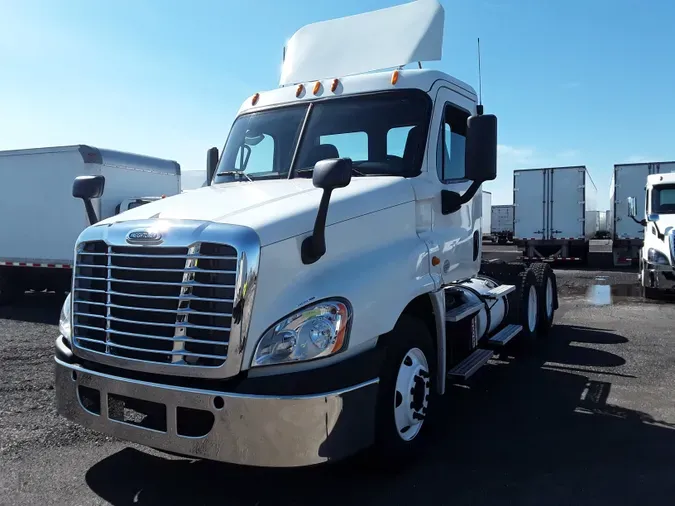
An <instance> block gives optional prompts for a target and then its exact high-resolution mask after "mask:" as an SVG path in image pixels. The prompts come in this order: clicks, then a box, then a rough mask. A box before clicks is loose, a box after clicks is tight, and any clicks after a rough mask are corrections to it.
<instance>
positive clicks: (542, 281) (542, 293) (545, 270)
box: [530, 262, 558, 336]
mask: <svg viewBox="0 0 675 506" xmlns="http://www.w3.org/2000/svg"><path fill="white" fill-rule="evenodd" d="M530 269H531V270H532V272H534V276H535V279H536V282H537V290H538V291H539V334H540V335H541V336H545V335H548V333H549V331H550V330H551V327H552V326H553V319H554V318H555V311H556V309H558V284H557V280H556V276H555V273H554V272H553V269H552V268H551V266H550V265H549V264H546V263H543V262H537V263H533V264H532V265H531V266H530ZM549 278H550V279H551V281H552V283H553V314H551V318H548V316H547V315H546V282H547V280H548V279H549Z"/></svg>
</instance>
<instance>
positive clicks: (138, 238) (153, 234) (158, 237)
mask: <svg viewBox="0 0 675 506" xmlns="http://www.w3.org/2000/svg"><path fill="white" fill-rule="evenodd" d="M127 242H128V243H130V244H159V243H161V242H162V234H160V233H159V232H157V231H156V230H148V229H140V230H132V231H131V232H129V233H128V234H127Z"/></svg>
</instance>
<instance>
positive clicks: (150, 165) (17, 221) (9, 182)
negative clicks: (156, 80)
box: [0, 146, 180, 264]
mask: <svg viewBox="0 0 675 506" xmlns="http://www.w3.org/2000/svg"><path fill="white" fill-rule="evenodd" d="M84 175H103V176H105V178H106V181H105V191H104V194H103V197H102V198H100V199H95V200H94V201H93V203H94V208H95V210H96V212H97V214H99V216H104V217H106V216H112V215H113V214H115V212H116V207H117V206H118V205H119V204H120V203H121V202H122V201H124V200H126V199H131V198H140V197H146V196H150V197H153V196H161V195H167V196H168V195H175V194H176V193H179V192H180V166H179V165H178V163H176V162H173V161H169V160H162V159H158V158H150V157H146V156H141V155H133V154H128V153H122V152H117V151H110V150H99V149H96V148H90V147H88V146H65V147H55V148H40V149H26V150H15V151H3V152H0V181H2V184H0V230H2V241H0V261H3V262H26V263H35V264H72V261H73V247H74V245H75V241H76V239H77V237H78V235H79V234H80V233H81V232H82V230H84V229H85V228H86V227H87V226H88V225H89V223H88V221H87V215H86V212H85V210H84V206H83V204H82V201H81V200H79V199H75V198H73V197H72V187H73V181H74V179H75V178H76V177H77V176H84Z"/></svg>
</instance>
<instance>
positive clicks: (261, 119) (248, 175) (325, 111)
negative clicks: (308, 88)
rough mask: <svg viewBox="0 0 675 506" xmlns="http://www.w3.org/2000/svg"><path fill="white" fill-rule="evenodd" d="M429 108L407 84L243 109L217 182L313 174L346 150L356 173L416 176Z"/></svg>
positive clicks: (421, 95) (340, 156) (229, 142)
mask: <svg viewBox="0 0 675 506" xmlns="http://www.w3.org/2000/svg"><path fill="white" fill-rule="evenodd" d="M430 110H431V101H430V100H429V97H428V96H427V94H426V93H424V92H422V91H419V90H404V91H402V92H399V91H396V92H386V93H379V94H373V95H363V96H358V97H346V98H337V99H329V100H323V101H317V102H314V103H309V104H302V105H294V106H287V107H279V108H275V109H270V110H267V111H262V112H256V113H251V114H245V115H242V116H240V117H239V118H237V120H236V121H235V122H234V125H232V130H231V132H230V135H229V137H228V140H227V143H226V145H225V149H224V150H223V155H222V157H221V159H220V162H219V165H218V169H217V170H216V176H215V182H216V183H224V182H228V181H237V180H251V181H255V180H260V179H283V178H287V177H311V171H312V169H313V168H314V164H316V162H318V161H320V160H325V159H327V158H344V157H346V158H351V159H352V161H353V164H354V176H356V177H358V176H378V175H397V176H404V177H408V176H415V175H417V174H418V173H419V171H420V167H421V164H422V157H423V154H424V145H425V139H426V137H427V128H428V123H429V115H430ZM306 117H307V121H306V123H305V118H306ZM303 125H304V126H303ZM292 165H293V170H292V171H291V166H292Z"/></svg>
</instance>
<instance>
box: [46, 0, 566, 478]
mask: <svg viewBox="0 0 675 506" xmlns="http://www.w3.org/2000/svg"><path fill="white" fill-rule="evenodd" d="M443 19H444V13H443V8H442V7H441V5H440V4H439V3H438V2H437V1H435V0H424V1H419V2H412V3H408V4H403V5H401V6H398V7H393V8H389V9H383V10H380V11H374V12H371V13H366V14H362V15H358V16H350V17H347V18H340V19H336V20H330V21H324V22H321V23H315V24H312V25H308V26H305V27H303V28H301V29H300V30H299V31H298V32H296V34H295V35H294V36H293V37H292V38H291V39H290V41H289V44H288V46H287V47H286V50H285V52H284V54H285V58H284V63H283V67H282V77H281V81H280V83H279V84H280V86H279V87H278V88H277V89H274V90H270V91H265V92H259V93H255V94H253V95H252V96H251V97H248V98H247V99H246V100H245V101H244V103H243V104H242V106H241V108H240V110H239V113H238V115H237V117H236V119H235V120H234V123H233V125H232V128H231V130H230V133H229V135H228V138H227V140H226V142H225V145H224V147H223V149H222V152H221V150H219V149H217V148H211V149H209V151H208V155H207V172H208V174H209V177H208V181H209V186H207V187H204V188H200V189H197V190H193V191H190V192H185V193H182V194H180V195H176V196H172V197H168V198H166V199H161V200H158V201H155V202H150V203H147V204H144V205H142V206H140V207H137V208H135V209H131V210H128V211H126V212H124V213H121V214H120V215H118V216H114V217H111V218H108V219H106V220H103V221H99V222H94V223H92V226H90V227H89V228H88V229H86V230H85V231H84V232H83V233H82V234H81V235H80V237H79V238H78V241H77V244H76V246H75V251H76V253H75V272H74V276H73V287H72V293H71V296H70V297H69V299H68V300H67V301H66V303H65V304H64V307H63V311H62V315H61V321H60V326H59V328H60V332H61V335H60V336H59V337H58V339H57V343H56V357H55V360H56V391H57V406H58V410H59V413H61V414H62V415H63V416H65V417H66V418H68V419H70V420H73V421H75V422H76V423H80V424H82V425H85V426H87V427H90V428H92V429H94V430H98V431H100V432H104V433H107V434H112V435H115V436H116V437H120V438H122V439H126V440H130V441H135V442H138V443H140V444H144V445H147V446H152V447H154V448H159V449H162V450H165V451H169V452H172V453H177V454H181V455H187V456H191V457H197V458H207V459H213V460H219V461H225V462H231V463H237V464H247V465H256V466H283V467H288V466H302V465H310V464H317V463H321V462H326V461H329V460H335V459H340V458H343V457H346V456H348V455H351V454H353V453H355V452H357V451H360V450H362V449H364V448H374V449H376V451H377V452H378V454H379V455H381V456H384V457H386V459H389V458H390V457H392V456H393V457H404V456H405V455H408V454H409V452H412V451H416V450H418V449H419V448H420V445H421V444H422V443H421V442H420V441H421V439H420V437H421V436H420V434H423V433H424V431H425V430H426V427H427V426H428V424H427V423H425V420H427V417H431V416H433V413H434V409H433V407H434V405H435V403H436V398H437V396H440V395H443V394H444V393H445V391H446V383H447V382H448V381H459V382H462V381H466V380H468V378H469V377H470V376H471V375H473V374H474V373H475V372H476V371H477V370H479V369H480V367H481V366H483V365H485V364H486V363H487V362H488V361H489V359H490V358H491V357H492V356H493V354H494V353H496V351H497V350H498V349H500V347H503V346H505V345H506V344H507V343H508V342H509V341H510V340H511V339H512V338H514V337H515V336H519V337H521V338H523V339H528V340H533V339H536V338H537V337H539V336H543V335H545V334H546V333H547V331H548V329H549V328H550V326H551V323H552V320H553V313H554V311H555V309H556V308H557V292H556V284H555V276H554V274H553V273H552V271H551V270H550V268H549V267H548V266H546V265H544V264H539V265H534V266H532V267H529V268H527V267H525V266H524V265H511V264H508V265H507V264H490V265H485V264H483V263H482V262H481V235H482V234H481V221H482V220H481V215H482V211H481V200H480V199H481V185H482V183H483V182H484V181H488V180H492V179H494V178H495V177H496V152H497V121H496V117H495V116H493V115H489V114H483V111H482V105H479V104H478V97H477V96H476V93H475V92H474V90H473V88H472V87H471V86H469V85H468V84H465V83H463V82H461V81H459V80H457V79H455V78H453V77H451V76H449V75H447V74H444V73H442V72H439V71H436V70H428V69H421V68H417V69H407V68H404V67H405V66H406V65H407V64H410V63H414V64H415V65H417V66H421V64H418V62H421V61H428V60H437V59H440V54H441V45H442V30H443ZM345 34H349V36H348V37H345ZM391 34H395V36H392V35H391ZM382 41H387V43H383V42H382ZM98 184H100V182H97V180H95V179H89V180H87V181H83V180H76V181H75V183H74V195H75V196H77V197H78V198H81V199H82V200H83V201H84V202H85V205H87V202H88V199H89V195H91V196H95V195H100V192H101V188H100V187H98V186H97V185H98ZM92 221H95V220H92ZM130 413H131V414H130ZM132 415H133V416H132ZM386 459H385V460H386Z"/></svg>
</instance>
